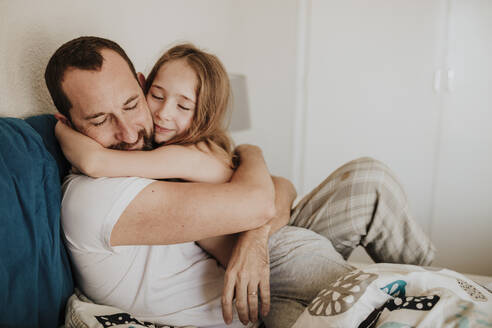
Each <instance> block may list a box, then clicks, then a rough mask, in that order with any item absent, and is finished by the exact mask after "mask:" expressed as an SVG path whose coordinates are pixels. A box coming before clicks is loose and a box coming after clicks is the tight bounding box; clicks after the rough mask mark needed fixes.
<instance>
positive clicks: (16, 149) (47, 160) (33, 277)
mask: <svg viewBox="0 0 492 328" xmlns="http://www.w3.org/2000/svg"><path fill="white" fill-rule="evenodd" d="M0 195H1V197H0V240H1V241H2V247H0V259H1V260H0V290H1V291H2V292H1V293H0V326H1V327H58V326H59V325H60V324H62V323H63V319H64V309H65V304H66V301H67V299H68V297H69V296H70V295H71V294H72V293H73V280H72V273H71V270H70V264H69V260H68V256H67V252H66V250H65V247H64V245H63V242H62V239H61V235H60V200H61V190H60V175H59V169H58V167H57V163H56V161H55V160H54V159H53V157H52V155H51V154H50V152H48V151H47V149H46V147H45V144H44V143H43V140H42V138H41V137H40V135H39V134H38V133H37V132H36V131H35V130H34V129H33V128H32V127H31V126H30V125H29V124H27V123H26V122H25V121H24V120H21V119H16V118H0Z"/></svg>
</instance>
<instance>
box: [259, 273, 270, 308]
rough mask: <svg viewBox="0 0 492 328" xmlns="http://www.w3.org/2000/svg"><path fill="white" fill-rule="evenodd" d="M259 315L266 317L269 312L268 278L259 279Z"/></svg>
mask: <svg viewBox="0 0 492 328" xmlns="http://www.w3.org/2000/svg"><path fill="white" fill-rule="evenodd" d="M260 298H261V316H262V317H266V316H267V315H268V312H270V278H269V277H268V276H267V278H266V279H265V280H262V281H260Z"/></svg>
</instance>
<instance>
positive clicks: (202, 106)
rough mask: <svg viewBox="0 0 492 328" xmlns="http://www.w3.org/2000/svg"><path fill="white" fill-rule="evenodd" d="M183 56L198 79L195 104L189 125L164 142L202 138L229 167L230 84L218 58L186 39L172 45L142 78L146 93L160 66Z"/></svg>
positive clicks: (190, 141)
mask: <svg viewBox="0 0 492 328" xmlns="http://www.w3.org/2000/svg"><path fill="white" fill-rule="evenodd" d="M178 59H184V60H186V63H187V64H188V65H189V66H190V67H191V68H192V69H193V70H194V71H195V74H196V76H197V79H198V83H197V86H196V90H195V93H196V98H197V100H196V106H195V113H194V116H193V120H192V122H191V125H190V128H189V129H188V130H187V131H186V132H185V133H183V134H182V135H179V136H177V137H174V138H173V139H171V140H169V141H167V142H166V145H170V144H178V145H188V144H198V143H200V142H203V143H204V144H205V145H206V146H207V147H208V149H209V150H211V151H212V152H219V153H221V154H222V155H224V156H225V157H227V159H228V162H229V163H230V165H231V166H232V167H234V165H233V163H234V162H235V155H234V153H233V147H234V143H233V142H232V139H231V138H230V137H229V135H228V133H227V128H228V126H227V125H228V122H226V118H227V106H228V102H229V95H230V84H229V77H228V76H227V72H226V70H225V68H224V66H223V65H222V63H221V62H220V60H219V59H218V58H217V57H216V56H214V55H212V54H209V53H206V52H204V51H202V50H200V49H198V48H197V47H195V46H194V45H193V44H190V43H185V44H180V45H177V46H175V47H172V48H171V49H169V50H168V51H166V53H164V54H163V55H162V56H161V58H159V60H157V62H156V63H155V65H154V67H153V68H152V70H151V71H150V74H149V76H148V77H147V81H146V82H145V88H144V92H145V94H147V93H148V92H149V90H150V88H151V86H152V83H153V82H154V79H155V77H156V75H157V72H158V71H159V69H160V68H161V67H162V66H163V65H164V64H166V63H168V62H171V61H173V60H178Z"/></svg>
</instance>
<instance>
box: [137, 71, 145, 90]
mask: <svg viewBox="0 0 492 328" xmlns="http://www.w3.org/2000/svg"><path fill="white" fill-rule="evenodd" d="M137 77H138V82H139V83H140V86H141V87H142V89H145V75H143V74H142V72H138V73H137Z"/></svg>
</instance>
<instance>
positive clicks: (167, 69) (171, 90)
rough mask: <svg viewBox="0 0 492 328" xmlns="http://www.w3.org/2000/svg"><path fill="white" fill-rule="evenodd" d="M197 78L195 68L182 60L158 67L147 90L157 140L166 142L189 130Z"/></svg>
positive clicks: (193, 108) (194, 105)
mask: <svg viewBox="0 0 492 328" xmlns="http://www.w3.org/2000/svg"><path fill="white" fill-rule="evenodd" d="M197 81H198V80H197V77H196V74H195V71H194V70H193V69H192V68H191V67H190V66H189V65H188V64H187V63H186V61H184V60H182V59H178V60H172V61H170V62H167V63H165V64H164V65H162V66H161V68H159V71H158V72H157V75H156V76H155V79H154V81H153V82H152V86H151V87H150V89H149V92H148V93H147V103H148V104H149V108H150V111H151V113H152V118H153V120H154V133H155V134H154V141H155V142H156V143H164V142H167V141H169V140H171V139H172V138H174V137H176V136H180V135H181V134H183V133H185V132H186V131H187V130H188V129H189V127H190V125H191V121H192V120H193V116H194V114H195V108H196V92H195V90H196V85H197Z"/></svg>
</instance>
